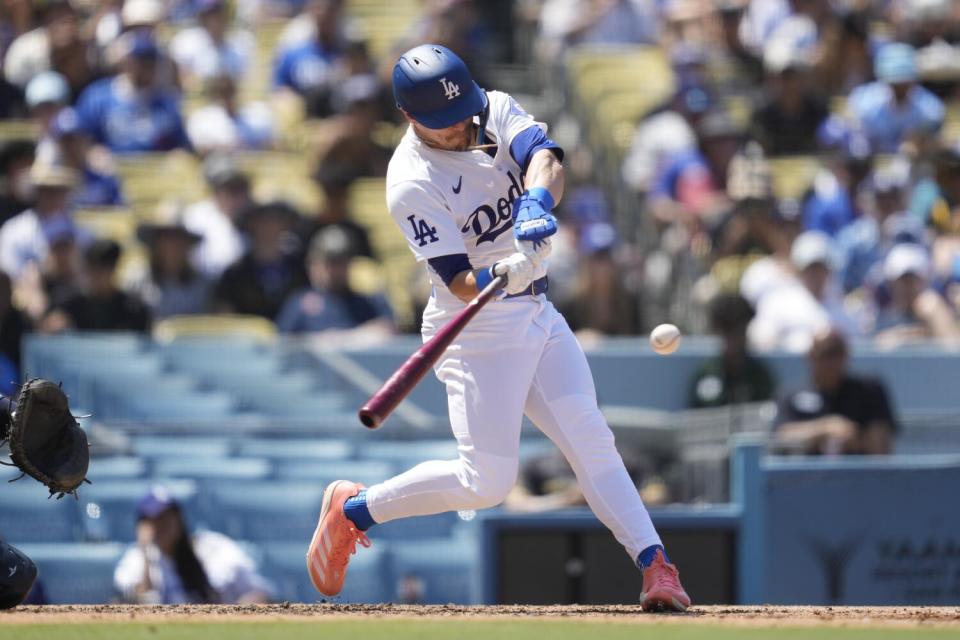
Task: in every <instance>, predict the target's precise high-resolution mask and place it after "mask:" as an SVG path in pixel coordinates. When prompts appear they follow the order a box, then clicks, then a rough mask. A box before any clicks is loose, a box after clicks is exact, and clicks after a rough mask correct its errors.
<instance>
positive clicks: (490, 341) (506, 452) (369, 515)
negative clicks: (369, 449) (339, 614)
mask: <svg viewBox="0 0 960 640" xmlns="http://www.w3.org/2000/svg"><path fill="white" fill-rule="evenodd" d="M529 312H530V313H529V315H533V313H532V309H531V310H529ZM478 321H479V322H478V324H479V326H478V327H474V328H473V330H472V331H470V332H465V333H464V334H463V335H461V338H460V341H459V342H458V343H456V344H454V345H453V346H451V347H450V348H449V349H448V350H447V353H446V354H445V355H444V356H443V358H442V359H441V361H440V363H439V365H438V366H437V368H436V372H437V377H438V378H439V379H440V381H441V382H443V383H444V385H445V386H446V389H447V400H448V402H447V404H448V407H449V413H450V423H451V427H452V429H453V433H454V436H455V437H456V439H457V443H458V445H459V457H458V458H457V459H456V460H435V461H430V462H424V463H422V464H419V465H417V466H416V467H414V468H413V469H411V470H409V471H407V472H405V473H402V474H400V475H398V476H395V477H394V478H391V479H389V480H387V481H385V482H382V483H379V484H376V485H373V486H371V487H370V488H369V489H364V488H363V487H362V486H360V485H358V484H356V483H353V482H349V481H345V480H343V481H338V482H335V483H332V484H331V485H330V486H329V487H328V488H327V490H326V491H325V492H324V499H323V506H322V507H321V512H320V520H319V522H318V524H317V529H316V531H315V532H314V536H313V541H312V542H311V544H310V547H309V549H308V551H307V567H308V570H309V571H310V576H311V579H312V580H313V584H314V586H316V587H317V590H318V591H320V592H321V593H324V594H327V595H335V594H337V593H339V592H340V589H341V587H342V585H343V581H344V578H345V576H346V568H347V563H348V561H349V558H350V555H351V554H352V553H353V551H354V549H355V548H356V543H357V542H360V543H361V544H363V545H369V541H368V540H367V538H366V535H365V534H364V533H363V532H364V531H365V530H366V529H368V528H369V527H371V526H373V525H374V524H376V523H379V522H387V521H389V520H394V519H397V518H405V517H410V516H418V515H429V514H434V513H441V512H443V511H452V510H462V509H483V508H487V507H490V506H493V505H496V504H499V503H500V502H502V501H503V499H504V498H505V497H506V495H507V493H509V491H510V489H511V488H512V487H513V484H514V482H515V480H516V476H517V468H518V463H519V444H520V426H521V423H522V419H523V407H524V404H525V403H526V396H527V390H528V389H529V386H530V380H531V378H532V376H533V372H534V370H535V368H536V366H537V361H538V359H539V355H540V351H541V350H542V348H543V344H544V341H545V339H546V335H547V333H546V330H545V329H544V328H543V327H541V326H538V325H535V324H534V323H532V322H529V318H524V317H516V316H512V315H510V314H503V317H500V318H497V317H491V316H490V315H488V316H486V317H485V318H483V319H478ZM518 327H526V329H525V330H524V331H523V332H518V330H517V329H518Z"/></svg>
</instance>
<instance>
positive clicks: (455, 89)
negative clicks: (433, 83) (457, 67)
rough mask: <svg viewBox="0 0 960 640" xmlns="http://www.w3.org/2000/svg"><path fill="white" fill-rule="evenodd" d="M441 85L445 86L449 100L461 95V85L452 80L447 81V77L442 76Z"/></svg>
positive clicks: (444, 93)
mask: <svg viewBox="0 0 960 640" xmlns="http://www.w3.org/2000/svg"><path fill="white" fill-rule="evenodd" d="M440 86H442V87H443V95H445V96H447V100H453V99H454V98H456V97H457V96H459V95H460V87H459V86H458V85H455V84H453V83H452V82H447V79H446V78H440Z"/></svg>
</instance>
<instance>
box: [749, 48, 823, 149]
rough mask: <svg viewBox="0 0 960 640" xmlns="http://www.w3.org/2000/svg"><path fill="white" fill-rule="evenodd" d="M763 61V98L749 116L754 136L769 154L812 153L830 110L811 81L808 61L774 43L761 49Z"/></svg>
mask: <svg viewBox="0 0 960 640" xmlns="http://www.w3.org/2000/svg"><path fill="white" fill-rule="evenodd" d="M763 64H764V69H765V70H766V85H765V90H766V91H765V93H766V98H765V100H764V102H763V103H762V104H761V105H760V106H759V107H757V109H756V110H755V111H754V112H753V115H752V117H751V118H750V121H751V122H752V124H753V128H752V134H753V137H754V138H755V139H756V140H758V141H759V142H760V144H761V145H762V146H763V149H764V151H765V152H766V153H767V155H769V156H780V155H790V154H809V153H813V152H814V151H815V150H816V133H817V129H818V128H819V127H820V125H821V124H822V123H823V121H824V120H826V118H827V116H828V115H829V111H828V109H827V105H826V101H825V100H824V99H823V98H822V97H821V95H820V94H819V93H818V92H817V91H816V90H815V89H814V88H813V86H812V84H811V75H810V73H809V71H810V66H809V62H808V60H807V59H806V58H805V57H804V56H802V55H799V54H798V52H796V51H792V50H791V49H789V48H787V47H780V46H776V45H774V46H768V47H767V50H766V51H765V52H764V59H763Z"/></svg>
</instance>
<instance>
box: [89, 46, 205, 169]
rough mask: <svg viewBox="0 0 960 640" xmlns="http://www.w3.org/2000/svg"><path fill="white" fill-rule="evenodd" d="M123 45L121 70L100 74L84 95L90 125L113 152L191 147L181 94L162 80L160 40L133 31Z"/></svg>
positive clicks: (100, 141) (97, 136)
mask: <svg viewBox="0 0 960 640" xmlns="http://www.w3.org/2000/svg"><path fill="white" fill-rule="evenodd" d="M120 45H121V48H122V50H123V58H122V60H121V64H120V69H121V71H120V73H119V74H118V75H116V76H112V77H109V78H104V79H102V80H98V81H97V82H95V83H94V84H92V85H91V86H90V87H89V88H88V89H87V90H86V91H84V92H83V94H82V95H81V96H80V100H79V101H78V103H77V113H79V114H80V121H81V123H82V124H83V126H84V128H85V129H86V130H87V131H89V132H90V135H91V136H92V137H93V140H94V142H96V143H97V144H101V145H104V146H105V147H107V148H108V149H109V150H110V151H112V152H113V153H118V154H124V153H145V152H151V151H171V150H173V149H185V150H189V149H190V141H189V139H188V138H187V134H186V131H185V129H184V126H183V119H182V118H181V115H180V105H179V101H178V96H177V94H176V93H175V92H174V91H172V90H171V89H168V88H166V87H164V86H162V85H160V84H159V83H158V82H157V63H158V60H159V58H160V49H159V47H158V46H157V43H156V42H155V41H154V40H153V37H152V36H150V35H147V34H145V33H138V32H135V31H132V32H129V33H127V34H124V36H123V38H122V39H121V42H120Z"/></svg>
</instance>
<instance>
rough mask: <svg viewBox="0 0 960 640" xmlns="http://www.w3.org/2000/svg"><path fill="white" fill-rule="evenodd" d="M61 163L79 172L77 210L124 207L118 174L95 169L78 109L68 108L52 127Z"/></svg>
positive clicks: (75, 203) (51, 134) (58, 159)
mask: <svg viewBox="0 0 960 640" xmlns="http://www.w3.org/2000/svg"><path fill="white" fill-rule="evenodd" d="M50 137H51V138H52V139H53V141H54V144H55V147H56V150H55V152H56V154H57V161H58V162H62V163H63V164H65V165H66V166H68V167H71V168H72V169H74V170H75V171H76V172H77V175H78V176H79V177H80V184H79V185H77V188H76V189H75V190H74V191H73V194H72V199H73V204H74V205H75V206H77V207H105V206H107V207H111V206H121V205H123V204H124V200H123V193H122V192H121V189H120V180H118V179H117V177H116V176H115V175H112V174H110V173H108V172H106V171H100V170H99V169H97V168H94V166H93V165H94V162H95V159H94V158H93V157H91V154H90V136H89V135H88V134H87V132H86V131H85V130H84V129H83V127H82V126H81V124H80V116H79V115H78V114H77V112H76V110H74V109H72V108H70V107H67V108H66V109H63V110H61V111H60V113H58V114H57V116H56V117H55V118H54V120H53V124H52V126H51V127H50Z"/></svg>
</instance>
